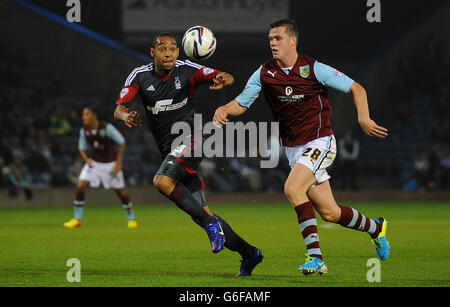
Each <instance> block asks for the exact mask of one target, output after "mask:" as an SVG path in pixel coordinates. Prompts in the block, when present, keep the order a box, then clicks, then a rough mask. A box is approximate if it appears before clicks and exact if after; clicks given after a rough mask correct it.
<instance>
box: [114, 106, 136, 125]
mask: <svg viewBox="0 0 450 307" xmlns="http://www.w3.org/2000/svg"><path fill="white" fill-rule="evenodd" d="M114 118H115V119H116V120H121V121H123V122H124V123H125V125H126V126H127V127H129V128H132V127H140V126H142V120H141V116H140V115H139V112H137V111H131V112H128V108H127V107H126V106H124V105H120V104H119V105H117V107H116V110H115V111H114Z"/></svg>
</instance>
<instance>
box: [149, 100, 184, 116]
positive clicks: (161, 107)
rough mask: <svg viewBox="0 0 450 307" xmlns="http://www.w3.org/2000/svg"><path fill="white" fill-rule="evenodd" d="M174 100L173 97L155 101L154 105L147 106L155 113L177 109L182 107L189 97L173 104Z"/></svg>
mask: <svg viewBox="0 0 450 307" xmlns="http://www.w3.org/2000/svg"><path fill="white" fill-rule="evenodd" d="M172 101H173V99H164V100H159V101H157V102H156V103H155V106H154V107H150V106H147V110H149V111H151V112H152V113H153V114H155V115H156V114H158V113H159V112H162V111H173V110H177V109H179V108H182V107H183V106H184V105H185V104H186V103H187V101H188V99H187V98H185V99H184V100H183V101H182V102H178V103H175V104H172Z"/></svg>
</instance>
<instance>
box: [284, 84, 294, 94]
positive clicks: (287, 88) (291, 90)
mask: <svg viewBox="0 0 450 307" xmlns="http://www.w3.org/2000/svg"><path fill="white" fill-rule="evenodd" d="M293 91H294V90H293V89H292V87H290V86H286V96H290V95H291V94H292V92H293Z"/></svg>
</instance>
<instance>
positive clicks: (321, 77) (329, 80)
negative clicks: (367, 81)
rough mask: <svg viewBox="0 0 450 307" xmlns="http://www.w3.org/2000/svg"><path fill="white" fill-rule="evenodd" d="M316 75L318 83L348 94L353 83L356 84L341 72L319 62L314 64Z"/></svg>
mask: <svg viewBox="0 0 450 307" xmlns="http://www.w3.org/2000/svg"><path fill="white" fill-rule="evenodd" d="M314 74H315V76H316V79H317V81H319V82H320V83H322V84H323V85H325V86H328V87H331V88H333V89H335V90H338V91H341V92H344V93H348V91H349V90H350V87H351V86H352V84H353V82H355V81H353V80H352V79H351V78H349V77H347V76H346V75H345V74H343V73H341V72H340V71H339V70H337V69H334V68H333V67H331V66H328V65H325V64H322V63H320V62H317V61H316V62H314Z"/></svg>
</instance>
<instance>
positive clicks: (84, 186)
mask: <svg viewBox="0 0 450 307" xmlns="http://www.w3.org/2000/svg"><path fill="white" fill-rule="evenodd" d="M88 185H89V182H87V181H80V182H78V185H77V193H82V194H83V193H86V189H87V187H88Z"/></svg>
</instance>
